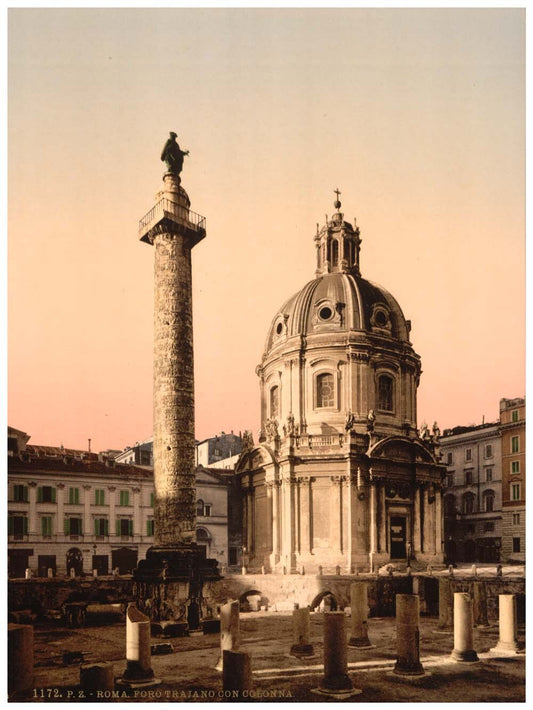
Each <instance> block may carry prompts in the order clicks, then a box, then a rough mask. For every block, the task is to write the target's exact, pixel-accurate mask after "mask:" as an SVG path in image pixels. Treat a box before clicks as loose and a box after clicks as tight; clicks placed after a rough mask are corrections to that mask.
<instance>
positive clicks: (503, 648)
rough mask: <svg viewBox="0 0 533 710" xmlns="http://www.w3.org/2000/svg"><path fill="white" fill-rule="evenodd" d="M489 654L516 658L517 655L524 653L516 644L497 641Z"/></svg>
mask: <svg viewBox="0 0 533 710" xmlns="http://www.w3.org/2000/svg"><path fill="white" fill-rule="evenodd" d="M490 653H494V654H500V655H502V656H516V655H517V654H519V653H520V654H523V653H524V651H523V649H521V648H520V646H519V645H518V644H517V643H506V642H505V641H499V642H498V643H497V644H496V646H494V648H491V649H490Z"/></svg>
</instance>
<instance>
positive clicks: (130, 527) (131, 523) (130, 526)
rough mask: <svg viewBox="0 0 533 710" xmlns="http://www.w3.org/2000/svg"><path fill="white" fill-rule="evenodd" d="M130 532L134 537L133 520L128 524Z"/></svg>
mask: <svg viewBox="0 0 533 710" xmlns="http://www.w3.org/2000/svg"><path fill="white" fill-rule="evenodd" d="M128 532H129V534H130V535H133V520H130V521H129V522H128Z"/></svg>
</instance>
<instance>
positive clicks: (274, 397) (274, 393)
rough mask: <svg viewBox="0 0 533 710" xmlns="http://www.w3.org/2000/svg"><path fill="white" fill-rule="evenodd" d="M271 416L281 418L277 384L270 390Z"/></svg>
mask: <svg viewBox="0 0 533 710" xmlns="http://www.w3.org/2000/svg"><path fill="white" fill-rule="evenodd" d="M270 418H271V419H278V418H279V387H278V386H277V385H275V386H274V387H272V389H271V390H270Z"/></svg>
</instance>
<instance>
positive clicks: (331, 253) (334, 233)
mask: <svg viewBox="0 0 533 710" xmlns="http://www.w3.org/2000/svg"><path fill="white" fill-rule="evenodd" d="M334 192H335V194H336V196H337V199H336V200H335V202H334V207H335V209H336V210H337V211H336V212H335V213H334V214H333V215H332V217H331V219H328V216H327V215H326V224H325V225H324V226H323V227H322V229H320V228H319V225H318V224H317V233H316V236H315V243H316V250H317V267H316V276H317V278H318V277H319V276H322V275H324V274H331V273H352V274H355V275H357V276H359V275H360V270H359V252H360V249H361V238H360V236H359V227H358V226H357V222H356V221H355V220H354V226H352V225H351V224H350V223H349V222H345V221H344V215H343V213H342V212H340V208H341V206H342V205H341V202H340V200H339V195H340V194H341V192H340V190H339V189H338V188H337V189H336V190H334Z"/></svg>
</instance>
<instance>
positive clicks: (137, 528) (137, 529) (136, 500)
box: [131, 486, 146, 536]
mask: <svg viewBox="0 0 533 710" xmlns="http://www.w3.org/2000/svg"><path fill="white" fill-rule="evenodd" d="M131 490H132V492H133V535H134V536H135V535H142V534H143V530H142V527H141V526H142V524H143V520H142V517H141V489H140V488H139V486H135V487H133V488H132V489H131ZM145 529H146V528H145Z"/></svg>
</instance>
